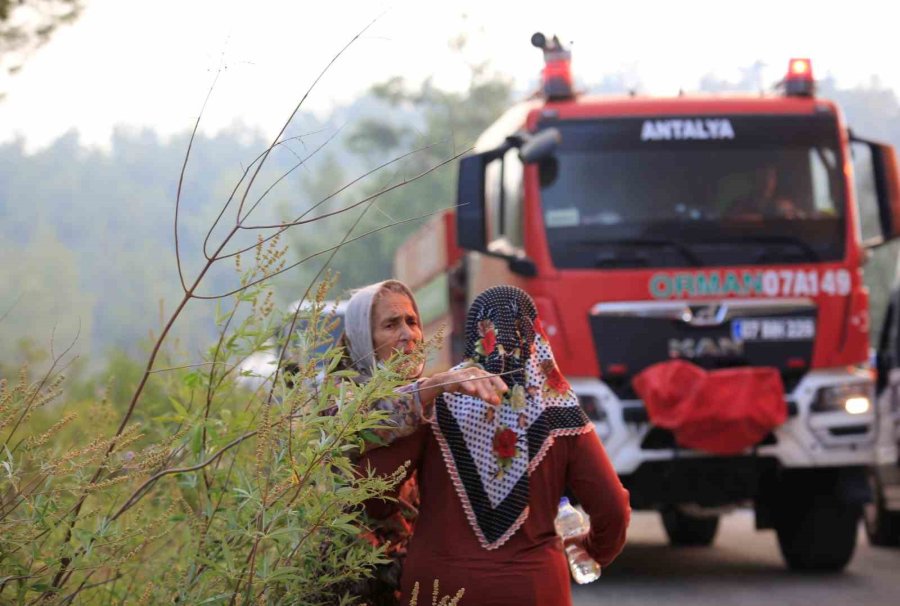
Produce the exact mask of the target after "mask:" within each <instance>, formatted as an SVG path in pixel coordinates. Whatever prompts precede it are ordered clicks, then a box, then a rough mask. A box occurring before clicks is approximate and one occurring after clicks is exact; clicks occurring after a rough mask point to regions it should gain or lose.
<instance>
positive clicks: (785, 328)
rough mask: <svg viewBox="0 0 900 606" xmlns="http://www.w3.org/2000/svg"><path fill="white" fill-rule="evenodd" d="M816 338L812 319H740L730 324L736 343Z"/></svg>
mask: <svg viewBox="0 0 900 606" xmlns="http://www.w3.org/2000/svg"><path fill="white" fill-rule="evenodd" d="M815 336H816V321H815V320H814V319H813V318H741V319H735V320H732V322H731V337H732V338H733V339H734V340H736V341H808V340H811V339H813V338H815Z"/></svg>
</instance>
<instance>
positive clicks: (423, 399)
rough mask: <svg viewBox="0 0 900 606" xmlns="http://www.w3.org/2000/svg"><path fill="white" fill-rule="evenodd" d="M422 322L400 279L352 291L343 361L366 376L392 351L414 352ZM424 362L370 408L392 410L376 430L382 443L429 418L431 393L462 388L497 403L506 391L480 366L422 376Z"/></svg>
mask: <svg viewBox="0 0 900 606" xmlns="http://www.w3.org/2000/svg"><path fill="white" fill-rule="evenodd" d="M423 338H424V335H423V334H422V323H421V320H420V319H419V308H418V307H417V306H416V301H415V298H414V297H413V294H412V292H410V290H409V288H407V287H406V285H405V284H403V283H402V282H400V281H398V280H386V281H384V282H378V283H376V284H371V285H369V286H366V287H364V288H361V289H359V290H356V291H355V292H354V293H353V295H352V296H351V297H350V300H349V301H348V303H347V308H346V311H345V312H344V336H343V342H344V345H345V348H346V356H347V363H348V365H349V366H351V367H352V368H353V369H355V370H356V371H357V372H358V373H359V377H358V378H359V379H360V380H363V381H365V380H368V378H369V377H371V376H372V373H373V372H374V370H375V367H376V366H377V365H378V364H379V363H384V362H386V361H388V360H389V359H390V358H391V356H394V355H396V354H412V353H414V352H415V351H416V348H417V347H419V346H420V345H421V343H422V340H423ZM421 375H422V365H420V366H418V367H416V368H410V371H409V376H408V378H409V379H410V380H411V382H410V383H409V384H408V385H406V386H404V387H401V388H400V389H399V390H398V393H397V397H395V398H391V399H387V400H381V401H379V402H376V403H375V404H374V407H375V408H377V409H380V410H385V411H387V412H389V413H390V419H389V422H388V426H387V427H385V428H384V429H382V430H380V431H378V432H376V433H377V434H378V436H379V438H381V441H382V442H383V443H390V442H392V441H393V440H395V439H397V438H399V437H403V436H406V435H409V434H411V433H413V432H414V431H416V430H417V429H418V428H419V426H420V425H421V424H422V422H423V421H424V420H426V419H428V418H430V417H431V412H432V404H433V403H434V400H435V398H437V396H439V395H441V394H443V393H463V394H467V395H470V396H474V397H477V398H480V399H482V400H486V401H488V402H495V403H498V404H499V403H500V398H501V397H502V396H503V394H504V393H505V392H506V390H507V386H506V383H504V382H503V381H502V380H500V378H498V377H497V376H495V375H493V374H491V373H489V372H487V371H485V370H484V369H482V368H475V367H473V368H456V369H452V370H449V371H447V372H441V373H437V374H435V375H432V376H431V377H422V376H421Z"/></svg>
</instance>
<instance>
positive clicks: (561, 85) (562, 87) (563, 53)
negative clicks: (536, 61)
mask: <svg viewBox="0 0 900 606" xmlns="http://www.w3.org/2000/svg"><path fill="white" fill-rule="evenodd" d="M531 44H532V45H533V46H536V47H537V48H539V49H541V50H542V51H544V69H543V70H542V71H541V80H542V85H543V88H544V96H545V97H547V99H550V100H559V99H571V98H572V97H574V96H575V93H574V92H573V88H572V51H570V50H568V49H566V48H563V46H562V44H561V43H560V41H559V38H557V37H556V36H553V38H551V39H549V40H548V39H547V38H546V36H544V34H542V33H540V32H537V33H536V34H534V35H533V36H532V37H531Z"/></svg>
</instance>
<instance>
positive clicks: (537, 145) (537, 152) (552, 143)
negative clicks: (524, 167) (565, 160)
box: [519, 128, 562, 164]
mask: <svg viewBox="0 0 900 606" xmlns="http://www.w3.org/2000/svg"><path fill="white" fill-rule="evenodd" d="M560 141H562V135H560V133H559V129H556V128H546V129H544V130H542V131H540V132H539V133H537V134H536V135H534V136H533V137H530V138H529V139H528V140H527V141H526V142H525V144H524V145H523V146H522V149H520V150H519V158H520V159H521V160H522V162H524V163H525V164H531V163H533V162H540V161H541V160H546V159H547V158H550V157H551V156H552V155H553V154H554V153H555V152H556V148H557V147H559V143H560Z"/></svg>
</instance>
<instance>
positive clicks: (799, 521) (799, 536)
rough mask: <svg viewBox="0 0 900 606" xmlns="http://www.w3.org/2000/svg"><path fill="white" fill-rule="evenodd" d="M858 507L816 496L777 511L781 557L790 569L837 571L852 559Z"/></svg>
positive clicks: (776, 529) (858, 512)
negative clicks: (803, 503)
mask: <svg viewBox="0 0 900 606" xmlns="http://www.w3.org/2000/svg"><path fill="white" fill-rule="evenodd" d="M861 515H862V512H861V508H860V506H859V505H852V504H847V503H844V502H843V501H841V500H840V499H838V498H836V497H818V498H816V499H814V500H813V501H812V502H809V503H807V504H805V506H804V507H801V506H798V505H794V506H793V507H790V508H789V509H788V510H787V511H781V512H779V514H778V519H777V521H776V523H775V531H776V532H777V533H778V545H779V547H781V555H782V556H783V557H784V560H785V562H787V565H788V567H789V568H790V569H791V570H798V571H815V572H838V571H840V570H843V569H844V567H845V566H847V564H848V563H849V562H850V558H852V557H853V550H854V549H855V548H856V533H857V528H858V527H859V518H860V516H861Z"/></svg>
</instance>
